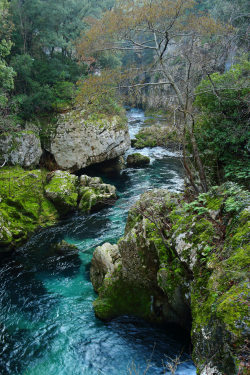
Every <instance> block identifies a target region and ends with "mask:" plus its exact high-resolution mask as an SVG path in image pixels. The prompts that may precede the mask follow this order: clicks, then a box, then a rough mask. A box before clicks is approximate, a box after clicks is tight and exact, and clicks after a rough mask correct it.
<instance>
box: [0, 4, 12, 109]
mask: <svg viewBox="0 0 250 375" xmlns="http://www.w3.org/2000/svg"><path fill="white" fill-rule="evenodd" d="M11 31H12V25H11V23H10V20H9V4H8V2H7V0H0V110H1V112H2V111H4V109H5V108H6V105H7V102H8V97H7V94H8V92H9V91H10V90H11V89H13V87H14V75H15V72H14V70H13V69H12V68H11V67H10V66H8V64H7V61H6V58H7V56H8V55H9V54H10V51H11V47H12V42H11Z"/></svg>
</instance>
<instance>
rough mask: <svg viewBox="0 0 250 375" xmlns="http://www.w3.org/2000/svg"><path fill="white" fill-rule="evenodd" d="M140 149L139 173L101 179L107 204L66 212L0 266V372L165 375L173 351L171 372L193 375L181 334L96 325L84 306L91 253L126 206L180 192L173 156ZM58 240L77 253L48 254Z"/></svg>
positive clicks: (131, 323) (136, 115) (133, 322)
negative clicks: (145, 159)
mask: <svg viewBox="0 0 250 375" xmlns="http://www.w3.org/2000/svg"><path fill="white" fill-rule="evenodd" d="M128 120H129V126H130V132H131V138H133V137H134V135H135V134H136V133H137V132H138V130H139V129H140V128H141V127H143V126H146V124H144V120H145V116H144V113H143V111H141V110H136V109H132V110H129V111H128ZM132 152H135V150H133V149H131V150H129V152H128V153H132ZM140 152H141V153H142V154H144V155H148V156H150V158H151V164H150V166H148V167H147V168H144V169H125V170H124V171H123V172H122V173H121V174H120V175H112V176H102V177H104V180H105V182H108V183H112V184H114V185H116V187H117V190H118V194H119V199H118V200H117V202H116V204H115V205H114V206H113V207H108V208H106V209H103V210H101V211H100V212H98V213H94V214H91V215H88V216H87V215H74V216H73V217H70V218H69V219H67V220H65V221H63V222H61V223H60V224H59V225H57V226H55V227H53V228H48V229H46V230H43V231H42V232H40V233H38V234H35V235H34V236H33V237H32V238H31V239H30V240H29V242H28V243H27V244H26V245H25V246H23V247H22V248H21V249H19V250H18V252H17V253H16V254H15V255H13V257H12V258H11V259H9V260H8V262H6V261H5V262H4V264H2V265H1V266H0V306H1V310H0V375H7V374H8V375H9V374H10V375H99V374H102V375H127V374H131V375H142V374H144V371H145V369H146V367H147V366H148V367H149V369H148V372H147V375H156V374H170V372H168V371H165V370H164V365H163V364H164V363H166V362H167V361H168V357H171V358H174V357H175V356H176V355H178V354H179V353H181V352H182V353H183V354H182V361H183V363H181V364H180V365H179V366H178V369H177V372H176V374H178V375H194V374H196V370H195V367H194V365H193V363H192V361H191V359H190V357H189V355H188V354H185V353H186V352H187V351H188V347H189V338H188V334H187V333H185V332H183V331H180V330H178V329H176V328H175V327H168V326H166V327H157V326H152V325H150V324H148V323H145V322H144V321H142V320H140V319H137V318H132V317H121V318H119V319H115V320H113V321H112V322H110V323H103V322H101V321H99V320H98V319H97V318H96V317H95V315H94V311H93V308H92V302H93V301H94V299H95V298H96V294H95V293H94V291H93V288H92V285H91V282H90V279H89V267H90V261H91V257H92V254H93V249H94V248H95V247H96V246H98V245H101V244H103V243H104V242H111V243H115V242H116V241H117V240H118V238H119V237H121V236H122V235H123V232H124V228H125V223H126V218H127V212H128V209H129V207H130V206H131V205H132V204H133V203H134V202H135V201H136V200H137V199H138V198H139V196H140V194H141V193H143V192H144V191H147V190H149V189H152V188H159V187H164V188H168V189H169V190H172V191H177V192H178V191H181V190H182V188H183V176H182V166H181V163H180V158H179V155H178V154H177V153H173V152H170V151H168V150H166V149H163V148H161V147H156V148H153V149H148V148H145V149H143V150H141V151H140ZM94 174H96V171H95V173H94V171H93V175H94ZM96 175H97V174H96ZM62 239H64V240H66V241H68V242H70V243H73V244H75V245H76V246H77V247H78V248H79V254H67V255H56V254H55V253H53V252H52V251H51V248H50V245H51V244H53V243H55V242H58V241H60V240H62ZM132 368H133V369H134V370H132Z"/></svg>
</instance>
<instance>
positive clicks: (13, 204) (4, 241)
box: [0, 167, 58, 247]
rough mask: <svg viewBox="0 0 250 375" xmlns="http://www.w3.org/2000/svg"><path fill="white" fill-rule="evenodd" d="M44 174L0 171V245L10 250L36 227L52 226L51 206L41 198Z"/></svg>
mask: <svg viewBox="0 0 250 375" xmlns="http://www.w3.org/2000/svg"><path fill="white" fill-rule="evenodd" d="M43 185H44V173H43V172H41V171H40V170H33V171H24V170H23V169H21V168H18V167H11V168H3V169H2V170H1V173H0V197H1V201H0V209H1V217H0V221H1V229H0V244H1V245H3V246H9V247H14V246H16V245H17V244H20V243H22V242H23V241H25V240H26V239H27V238H28V236H29V234H30V233H32V232H33V231H34V230H35V229H37V228H38V227H45V226H49V225H52V224H54V223H55V222H56V220H57V218H58V215H57V211H56V209H55V207H54V206H53V204H52V203H51V202H50V201H49V200H48V199H47V198H45V197H44V194H43Z"/></svg>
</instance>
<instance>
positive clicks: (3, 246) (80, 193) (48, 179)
mask: <svg viewBox="0 0 250 375" xmlns="http://www.w3.org/2000/svg"><path fill="white" fill-rule="evenodd" d="M116 198H117V197H116V189H115V187H114V186H112V185H108V184H104V183H103V182H102V180H101V179H100V178H99V177H88V176H81V177H80V178H78V177H77V176H75V175H72V174H70V173H69V172H66V171H59V170H58V171H55V172H51V173H47V172H46V171H41V170H31V171H25V170H23V169H22V168H20V167H4V168H2V169H1V171H0V253H3V252H8V251H10V250H13V249H14V248H16V247H18V246H20V245H21V244H22V243H23V242H25V241H26V240H27V239H28V237H29V236H30V235H31V234H32V233H33V232H34V231H35V230H36V229H39V228H43V227H47V226H50V225H53V224H55V223H56V222H57V221H58V220H59V219H60V218H62V217H65V216H67V215H68V214H70V213H72V212H75V211H77V210H80V211H82V212H84V213H89V212H90V211H93V210H97V209H100V208H102V207H104V206H106V205H110V204H113V203H114V202H115V200H116Z"/></svg>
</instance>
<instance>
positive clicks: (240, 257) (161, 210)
mask: <svg viewBox="0 0 250 375" xmlns="http://www.w3.org/2000/svg"><path fill="white" fill-rule="evenodd" d="M248 207H249V193H248V192H246V191H243V190H242V189H241V188H240V187H239V186H237V185H235V184H232V183H226V184H224V185H222V186H220V187H214V188H212V189H211V191H210V192H208V193H206V194H201V195H200V196H198V197H197V199H195V200H194V201H192V202H187V201H186V200H185V197H184V196H182V195H176V194H170V193H169V192H167V191H165V192H164V191H162V190H158V191H152V192H149V193H146V194H144V195H143V196H142V198H141V200H140V201H139V202H137V203H136V205H135V206H134V207H133V208H132V209H131V210H130V213H129V216H128V222H127V226H126V230H125V236H124V237H123V238H122V239H121V240H120V242H119V243H118V249H119V252H120V254H121V268H120V270H119V273H118V274H117V275H116V276H115V277H114V278H112V277H109V280H107V281H104V283H103V285H102V287H101V288H100V290H99V297H98V300H97V302H96V303H95V310H96V313H97V316H101V317H102V318H103V316H104V315H105V319H108V318H112V317H113V316H117V315H120V314H135V313H137V314H139V315H140V316H143V311H147V313H146V314H145V315H144V317H147V318H152V316H153V314H155V315H157V314H161V315H162V317H164V318H165V320H167V321H174V319H176V320H175V321H178V319H177V318H179V321H181V319H182V320H184V319H186V318H187V317H188V309H185V307H187V306H189V308H190V311H191V316H192V329H191V335H192V343H193V348H194V349H193V359H194V361H195V363H196V365H197V369H198V373H202V374H203V373H206V371H207V370H208V369H213V370H214V371H215V372H216V373H218V374H224V373H225V374H232V375H234V374H246V373H247V367H246V366H247V365H246V362H245V359H246V358H247V356H248V355H249V353H248V349H247V343H248V341H247V337H248V335H249V330H250V326H249V319H248V306H249V284H248V274H247V273H248V269H249V264H250V254H249V218H250V212H249V208H248ZM135 287H137V290H139V289H140V287H141V288H143V289H144V295H146V296H151V297H153V303H152V304H151V310H150V313H149V310H148V301H149V299H148V297H147V298H145V300H140V299H139V297H138V295H137V294H136V293H135V292H134V288H135ZM157 288H159V289H157ZM159 290H161V291H162V293H163V295H160V292H159ZM130 292H131V298H132V299H138V301H139V302H138V303H139V306H142V305H143V304H144V309H143V308H142V309H139V310H137V311H135V310H136V307H134V308H131V306H133V304H134V306H136V302H133V303H132V302H131V300H130V299H129V298H128V297H127V295H129V293H130ZM142 295H143V293H142ZM123 296H124V298H123ZM100 311H101V312H100ZM189 319H190V321H191V317H190V318H189Z"/></svg>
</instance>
